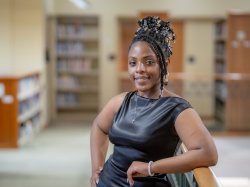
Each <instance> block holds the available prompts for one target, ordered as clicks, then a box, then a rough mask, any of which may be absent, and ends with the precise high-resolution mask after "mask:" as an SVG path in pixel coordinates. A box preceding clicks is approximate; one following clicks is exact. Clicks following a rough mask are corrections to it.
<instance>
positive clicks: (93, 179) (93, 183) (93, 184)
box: [90, 167, 102, 187]
mask: <svg viewBox="0 0 250 187" xmlns="http://www.w3.org/2000/svg"><path fill="white" fill-rule="evenodd" d="M101 172H102V167H99V170H98V171H97V172H95V173H93V174H92V176H91V179H90V183H91V187H96V185H97V184H98V182H99V175H100V173H101Z"/></svg>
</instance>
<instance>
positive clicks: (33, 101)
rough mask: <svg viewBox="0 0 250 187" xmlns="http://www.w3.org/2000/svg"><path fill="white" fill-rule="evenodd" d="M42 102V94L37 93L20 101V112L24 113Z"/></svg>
mask: <svg viewBox="0 0 250 187" xmlns="http://www.w3.org/2000/svg"><path fill="white" fill-rule="evenodd" d="M39 103H40V95H39V94H36V95H34V96H32V97H30V98H29V99H26V100H24V101H22V102H20V103H19V114H20V115H22V114H24V113H26V112H28V111H30V110H32V109H33V108H34V107H35V106H37V105H38V104H39Z"/></svg>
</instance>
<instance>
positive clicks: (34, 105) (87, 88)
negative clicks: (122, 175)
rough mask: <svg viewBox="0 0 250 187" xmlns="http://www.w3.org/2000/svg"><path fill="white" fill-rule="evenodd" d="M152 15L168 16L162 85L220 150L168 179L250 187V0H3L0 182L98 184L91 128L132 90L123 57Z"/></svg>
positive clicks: (185, 186)
mask: <svg viewBox="0 0 250 187" xmlns="http://www.w3.org/2000/svg"><path fill="white" fill-rule="evenodd" d="M145 16H159V17H161V18H162V19H165V20H169V21H170V23H171V25H172V27H173V29H174V31H175V34H176V43H175V44H174V45H173V55H172V56H171V58H170V64H169V67H168V68H169V77H168V78H169V83H168V85H167V87H166V88H167V89H168V90H170V91H172V92H174V93H176V94H178V95H179V96H181V97H183V98H185V99H186V100H188V101H189V102H190V103H191V105H192V107H193V108H194V109H195V110H196V111H197V112H198V114H199V115H200V117H201V119H202V121H203V122H204V125H205V127H206V128H207V129H208V130H209V132H210V133H211V135H212V137H213V139H214V141H215V144H216V147H217V150H218V155H219V160H218V163H217V165H215V166H212V167H208V168H197V169H195V170H193V171H190V172H187V173H181V174H171V176H170V177H171V179H172V183H173V186H176V187H196V186H202V187H250V169H249V165H248V164H247V163H250V157H249V155H250V113H249V110H248V109H250V1H248V0H238V1H234V0H221V1H216V0H210V1H206V0H200V1H197V0H185V1H180V0H175V1H171V0H155V1H150V0H137V1H133V0H126V1H121V0H105V1H98V0H91V1H90V0H88V1H86V0H85V1H84V0H78V1H77V0H0V41H1V42H0V186H1V187H17V186H19V187H34V186H37V187H40V186H47V187H50V186H51V187H52V186H53V187H54V186H55V187H57V186H60V187H64V186H65V187H66V186H71V187H80V186H83V187H90V182H89V180H90V175H91V157H90V129H91V124H92V122H93V120H94V119H95V117H96V115H97V114H98V112H100V111H101V109H102V108H103V107H104V105H105V104H106V103H107V102H108V100H109V99H110V98H112V97H113V96H115V95H117V94H119V93H121V92H126V91H132V90H134V89H135V88H134V87H133V85H132V84H131V81H130V80H129V77H128V72H127V71H128V57H127V55H128V48H129V45H130V43H131V39H132V38H133V36H134V31H135V30H136V28H137V20H138V19H139V18H142V17H145ZM112 148H113V145H112V144H111V143H110V146H109V149H108V154H111V153H112ZM186 151H188V150H186V149H185V145H183V146H181V147H180V148H179V154H183V153H184V152H186Z"/></svg>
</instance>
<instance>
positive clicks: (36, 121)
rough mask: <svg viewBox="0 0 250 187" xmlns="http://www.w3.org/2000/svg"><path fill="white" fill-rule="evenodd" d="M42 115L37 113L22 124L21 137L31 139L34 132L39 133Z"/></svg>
mask: <svg viewBox="0 0 250 187" xmlns="http://www.w3.org/2000/svg"><path fill="white" fill-rule="evenodd" d="M40 115H41V114H40V113H37V114H36V115H35V116H33V117H32V118H31V119H29V120H27V121H25V122H22V123H20V130H19V137H20V138H23V137H27V136H28V137H30V136H32V135H33V134H34V132H36V131H38V129H39V126H40V125H41V123H40V118H41V116H40Z"/></svg>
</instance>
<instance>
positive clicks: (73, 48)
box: [57, 42, 85, 55]
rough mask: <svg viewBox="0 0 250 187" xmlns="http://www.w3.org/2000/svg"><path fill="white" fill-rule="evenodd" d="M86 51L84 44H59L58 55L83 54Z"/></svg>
mask: <svg viewBox="0 0 250 187" xmlns="http://www.w3.org/2000/svg"><path fill="white" fill-rule="evenodd" d="M84 51H85V46H84V44H83V43H82V42H58V43H57V54H59V55H60V54H65V53H66V54H81V53H83V52H84Z"/></svg>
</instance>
